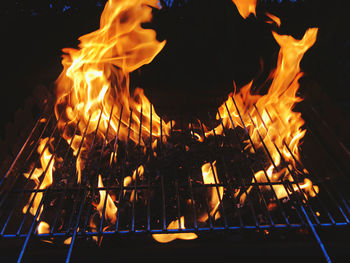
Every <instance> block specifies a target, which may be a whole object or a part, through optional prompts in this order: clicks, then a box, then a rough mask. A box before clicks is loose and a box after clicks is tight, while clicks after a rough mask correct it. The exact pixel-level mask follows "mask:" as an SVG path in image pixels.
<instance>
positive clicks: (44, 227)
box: [37, 221, 50, 234]
mask: <svg viewBox="0 0 350 263" xmlns="http://www.w3.org/2000/svg"><path fill="white" fill-rule="evenodd" d="M37 230H38V234H47V233H50V225H49V224H48V223H46V222H44V221H40V223H39V225H38V227H37Z"/></svg>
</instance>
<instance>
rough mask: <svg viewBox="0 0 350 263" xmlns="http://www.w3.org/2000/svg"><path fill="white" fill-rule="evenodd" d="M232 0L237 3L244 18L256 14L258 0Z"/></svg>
mask: <svg viewBox="0 0 350 263" xmlns="http://www.w3.org/2000/svg"><path fill="white" fill-rule="evenodd" d="M232 2H233V3H234V4H235V5H236V7H237V9H238V12H239V14H240V15H241V16H242V17H243V18H244V19H246V18H247V17H248V16H249V15H250V14H254V15H255V16H256V13H255V8H256V0H232Z"/></svg>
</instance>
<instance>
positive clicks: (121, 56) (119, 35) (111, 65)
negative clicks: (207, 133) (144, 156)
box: [55, 0, 170, 183]
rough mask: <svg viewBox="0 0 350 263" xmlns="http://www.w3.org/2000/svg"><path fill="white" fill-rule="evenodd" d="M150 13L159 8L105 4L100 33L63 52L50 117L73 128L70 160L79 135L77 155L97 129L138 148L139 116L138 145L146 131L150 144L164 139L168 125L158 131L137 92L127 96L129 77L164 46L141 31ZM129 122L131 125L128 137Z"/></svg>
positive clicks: (125, 1) (153, 2)
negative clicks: (75, 129) (134, 143)
mask: <svg viewBox="0 0 350 263" xmlns="http://www.w3.org/2000/svg"><path fill="white" fill-rule="evenodd" d="M152 8H159V5H158V1H157V0H109V1H108V2H107V3H106V5H105V8H104V10H103V13H102V15H101V20H100V28H99V29H98V30H96V31H94V32H92V33H90V34H87V35H84V36H82V37H80V38H79V41H80V44H79V48H78V49H73V48H65V49H63V51H64V53H65V55H64V56H63V60H62V65H63V71H62V73H61V75H60V76H59V78H58V79H57V81H56V84H57V101H56V107H55V111H56V116H57V117H58V116H59V115H60V113H62V112H63V116H62V119H61V120H60V122H59V127H60V128H61V129H62V127H63V126H64V125H65V123H66V121H68V122H69V126H72V127H75V125H77V124H78V122H79V125H78V129H79V130H78V134H77V135H76V136H75V137H74V142H73V143H72V149H73V151H74V154H75V155H76V154H77V150H78V148H79V145H80V144H81V142H82V140H83V136H82V135H83V134H84V132H85V133H86V136H85V139H84V141H83V142H82V147H81V154H82V153H84V152H85V151H86V150H87V149H88V148H89V145H90V143H91V139H89V135H90V134H93V132H94V131H95V130H96V129H97V128H98V129H97V131H98V133H97V134H98V136H99V137H101V138H104V137H105V136H106V131H107V128H108V127H109V130H108V131H109V133H108V138H107V139H112V138H114V137H115V136H116V134H117V130H118V124H119V123H121V125H120V130H119V138H118V139H119V140H122V141H123V140H124V141H125V140H126V139H127V136H128V135H129V136H130V139H131V140H133V141H134V142H136V143H138V139H139V132H140V128H139V126H140V125H141V112H142V125H141V126H142V129H141V134H142V136H141V138H142V139H141V142H140V143H141V145H144V140H148V138H149V137H150V135H151V130H152V137H153V138H157V137H160V134H161V133H162V134H163V135H164V136H167V135H168V134H169V130H170V123H165V122H164V121H162V127H163V131H162V132H161V131H160V126H161V119H160V117H159V116H158V115H157V114H156V112H155V110H154V107H153V106H151V104H150V102H149V100H148V99H147V97H146V96H145V94H144V92H143V90H142V89H140V88H137V89H135V90H134V92H133V94H130V91H129V73H130V72H132V71H134V70H136V69H137V68H139V67H141V66H142V65H144V64H147V63H150V62H151V61H152V60H153V58H154V57H155V56H156V55H157V54H158V53H159V52H160V50H161V49H162V48H163V47H164V45H165V41H163V42H159V41H157V39H156V33H155V31H154V30H152V29H145V28H144V27H142V24H143V23H145V22H149V21H150V20H151V18H152ZM112 109H113V110H112ZM122 109H123V111H122V116H121V118H120V114H119V113H120V112H121V110H122ZM151 114H152V117H151ZM151 118H152V119H151ZM129 119H131V120H132V121H131V127H130V133H129ZM109 120H110V121H109ZM151 122H152V125H151ZM150 126H152V127H150ZM67 130H69V129H67ZM63 137H64V138H65V139H66V140H67V142H70V140H71V139H72V138H71V137H72V135H71V134H69V133H68V132H65V133H64V134H63ZM81 154H80V156H78V159H77V165H76V167H77V172H78V178H77V181H78V183H80V182H81V170H82V169H84V160H83V158H81Z"/></svg>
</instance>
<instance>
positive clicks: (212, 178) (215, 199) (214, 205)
mask: <svg viewBox="0 0 350 263" xmlns="http://www.w3.org/2000/svg"><path fill="white" fill-rule="evenodd" d="M202 176H203V182H204V184H219V179H218V175H217V171H216V161H214V162H213V163H212V164H211V163H205V164H203V166H202ZM207 195H208V196H209V202H208V205H209V210H210V216H214V215H215V219H218V218H220V214H219V213H216V212H217V209H218V207H219V205H220V202H221V200H222V197H223V195H224V187H222V186H213V187H210V188H208V189H207ZM207 219H208V214H207V213H204V214H203V215H202V216H200V217H199V219H198V221H199V222H205V221H206V220H207Z"/></svg>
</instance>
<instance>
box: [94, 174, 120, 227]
mask: <svg viewBox="0 0 350 263" xmlns="http://www.w3.org/2000/svg"><path fill="white" fill-rule="evenodd" d="M98 187H99V188H103V187H104V186H103V183H102V177H101V175H99V176H98ZM106 192H107V190H99V193H100V202H99V204H98V205H97V207H96V209H97V211H98V212H99V214H100V218H102V214H103V207H104V205H105V204H106V209H105V219H106V220H107V221H108V222H109V223H111V224H114V223H115V222H116V221H117V211H118V209H117V207H116V206H115V204H114V202H113V200H112V198H111V196H110V195H109V194H107V197H106ZM106 198H107V200H106Z"/></svg>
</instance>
